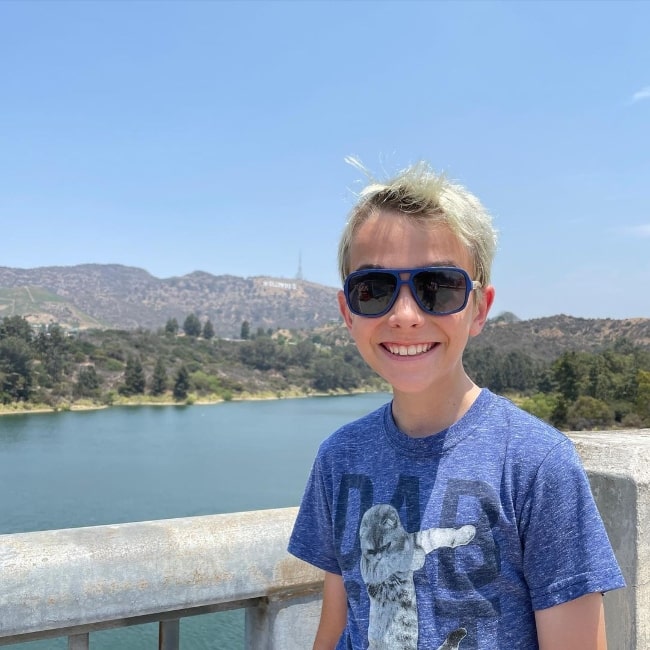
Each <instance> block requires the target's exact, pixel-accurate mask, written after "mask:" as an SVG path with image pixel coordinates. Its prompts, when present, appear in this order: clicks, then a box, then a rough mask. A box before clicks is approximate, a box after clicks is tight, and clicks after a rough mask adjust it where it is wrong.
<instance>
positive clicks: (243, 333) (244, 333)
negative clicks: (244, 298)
mask: <svg viewBox="0 0 650 650" xmlns="http://www.w3.org/2000/svg"><path fill="white" fill-rule="evenodd" d="M250 336H251V324H250V323H249V322H248V321H247V320H245V321H244V322H243V323H242V324H241V330H240V332H239V338H240V339H243V340H244V341H246V340H247V339H249V338H250Z"/></svg>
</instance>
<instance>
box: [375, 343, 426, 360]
mask: <svg viewBox="0 0 650 650" xmlns="http://www.w3.org/2000/svg"><path fill="white" fill-rule="evenodd" d="M434 345H435V344H434V343H416V344H415V345H395V344H394V343H384V348H385V349H386V350H388V351H389V352H390V353H391V354H394V355H397V356H398V357H415V356H417V355H418V354H424V353H425V352H428V351H429V350H430V349H431V348H432V347H433V346H434Z"/></svg>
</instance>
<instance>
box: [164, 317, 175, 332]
mask: <svg viewBox="0 0 650 650" xmlns="http://www.w3.org/2000/svg"><path fill="white" fill-rule="evenodd" d="M165 334H172V335H173V336H176V334H178V321H177V320H176V319H175V318H168V319H167V322H166V323H165Z"/></svg>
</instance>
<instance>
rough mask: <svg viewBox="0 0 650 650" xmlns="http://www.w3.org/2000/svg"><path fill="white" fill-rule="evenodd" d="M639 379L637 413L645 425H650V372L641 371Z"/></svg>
mask: <svg viewBox="0 0 650 650" xmlns="http://www.w3.org/2000/svg"><path fill="white" fill-rule="evenodd" d="M637 377H638V384H639V388H638V390H637V398H636V413H637V414H638V415H639V416H640V417H641V420H642V422H643V423H644V424H650V371H646V370H639V373H638V375H637Z"/></svg>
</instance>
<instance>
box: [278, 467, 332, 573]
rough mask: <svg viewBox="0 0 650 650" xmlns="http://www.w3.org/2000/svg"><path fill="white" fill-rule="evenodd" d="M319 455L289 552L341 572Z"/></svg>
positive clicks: (328, 492)
mask: <svg viewBox="0 0 650 650" xmlns="http://www.w3.org/2000/svg"><path fill="white" fill-rule="evenodd" d="M324 478H325V477H324V473H323V471H322V466H321V462H320V458H319V457H317V458H316V461H315V462H314V465H313V467H312V469H311V473H310V475H309V480H308V481H307V487H306V488H305V493H304V495H303V498H302V503H301V505H300V509H299V511H298V517H297V518H296V522H295V524H294V527H293V532H292V533H291V538H290V540H289V549H288V550H289V553H291V554H292V555H295V556H296V557H298V558H300V559H301V560H304V561H305V562H309V564H313V565H314V566H316V567H318V568H319V569H323V570H324V571H328V572H330V573H337V574H339V575H341V567H340V566H339V563H338V561H337V558H336V551H335V548H334V534H333V525H332V521H333V520H332V514H331V513H332V501H331V489H329V490H328V489H327V487H326V481H325V480H324Z"/></svg>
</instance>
